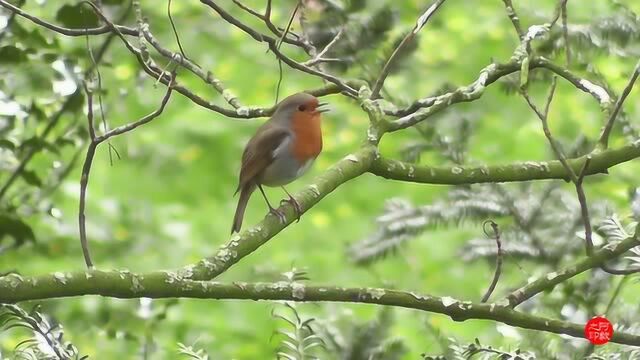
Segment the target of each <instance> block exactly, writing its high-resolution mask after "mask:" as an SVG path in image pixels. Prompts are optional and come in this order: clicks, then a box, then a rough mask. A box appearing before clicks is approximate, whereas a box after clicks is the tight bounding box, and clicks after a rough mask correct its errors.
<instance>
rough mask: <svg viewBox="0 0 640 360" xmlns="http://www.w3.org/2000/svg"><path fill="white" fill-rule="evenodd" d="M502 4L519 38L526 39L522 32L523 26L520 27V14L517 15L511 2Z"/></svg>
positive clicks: (506, 1) (506, 0)
mask: <svg viewBox="0 0 640 360" xmlns="http://www.w3.org/2000/svg"><path fill="white" fill-rule="evenodd" d="M502 2H503V3H504V7H505V10H507V16H508V17H509V20H511V23H512V24H513V28H514V29H515V30H516V32H517V33H518V38H519V39H520V40H522V39H524V31H523V30H522V26H521V25H520V18H519V17H518V14H517V13H516V10H515V8H514V7H513V4H512V3H511V0H502Z"/></svg>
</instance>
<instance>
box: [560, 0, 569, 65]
mask: <svg viewBox="0 0 640 360" xmlns="http://www.w3.org/2000/svg"><path fill="white" fill-rule="evenodd" d="M561 10H562V37H563V38H564V54H565V58H566V59H565V60H566V65H567V67H569V66H570V65H571V47H570V46H569V26H568V22H567V17H568V16H569V15H568V14H567V1H564V2H562V6H561Z"/></svg>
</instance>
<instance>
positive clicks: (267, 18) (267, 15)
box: [232, 0, 314, 54]
mask: <svg viewBox="0 0 640 360" xmlns="http://www.w3.org/2000/svg"><path fill="white" fill-rule="evenodd" d="M232 1H233V2H234V4H236V5H237V6H238V7H239V8H241V9H242V10H244V11H246V12H248V13H249V14H251V15H253V16H255V17H257V18H258V19H260V20H262V21H263V22H264V24H265V25H266V26H267V28H268V29H269V30H270V31H271V33H273V34H274V35H275V36H277V37H282V42H285V43H287V44H290V45H294V46H297V47H299V48H301V49H303V50H304V51H305V52H306V53H307V54H312V53H313V52H314V47H313V45H311V44H309V43H308V42H306V41H303V40H301V37H300V36H298V35H297V34H295V33H293V32H291V31H287V33H288V34H291V35H293V36H294V37H296V39H292V38H290V37H289V36H285V35H284V34H283V31H282V30H281V29H278V27H277V26H275V25H274V24H273V22H272V21H271V0H268V1H267V5H266V7H265V11H264V14H260V13H259V12H257V11H255V10H253V9H251V8H250V7H248V6H247V5H244V4H243V3H242V2H240V1H239V0H232ZM288 34H287V35H288Z"/></svg>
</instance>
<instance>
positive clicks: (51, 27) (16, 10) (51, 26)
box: [0, 0, 138, 36]
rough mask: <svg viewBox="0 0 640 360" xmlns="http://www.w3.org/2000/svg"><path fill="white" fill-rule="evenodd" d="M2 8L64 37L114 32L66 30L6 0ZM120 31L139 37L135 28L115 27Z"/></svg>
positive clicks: (0, 2)
mask: <svg viewBox="0 0 640 360" xmlns="http://www.w3.org/2000/svg"><path fill="white" fill-rule="evenodd" d="M0 6H2V7H3V8H5V9H7V10H9V11H12V12H13V13H15V14H18V15H20V16H22V17H23V18H25V19H28V20H31V21H32V22H34V23H36V24H38V25H40V26H42V27H45V28H47V29H49V30H53V31H55V32H57V33H60V34H62V35H67V36H85V35H101V34H107V33H110V32H112V30H111V27H110V26H107V25H105V26H100V27H97V28H92V29H69V28H65V27H62V26H58V25H55V24H51V23H49V22H47V21H44V20H42V19H40V18H38V17H36V16H33V15H30V14H28V13H27V12H25V11H23V10H22V9H20V8H19V7H16V6H14V5H11V4H10V3H9V2H8V1H5V0H0ZM114 26H115V27H116V28H117V29H118V31H120V32H121V33H123V34H125V35H132V36H138V30H137V29H135V28H130V27H127V26H122V25H114Z"/></svg>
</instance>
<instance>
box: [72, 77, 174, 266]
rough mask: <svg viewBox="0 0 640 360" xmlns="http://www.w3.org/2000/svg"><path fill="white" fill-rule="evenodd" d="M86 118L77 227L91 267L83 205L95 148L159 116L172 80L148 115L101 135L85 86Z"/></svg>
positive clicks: (164, 105) (88, 92)
mask: <svg viewBox="0 0 640 360" xmlns="http://www.w3.org/2000/svg"><path fill="white" fill-rule="evenodd" d="M174 77H175V74H172V76H171V78H172V79H173V78H174ZM86 90H87V100H88V105H87V120H88V123H89V129H90V130H89V135H90V137H91V141H90V143H89V146H88V148H87V154H86V156H85V159H84V163H83V165H82V174H81V176H80V200H79V206H78V228H79V232H80V245H81V247H82V255H83V256H84V262H85V264H86V265H87V268H89V269H92V268H93V267H94V266H93V261H92V260H91V253H90V251H89V242H88V241H87V230H86V217H85V206H86V197H87V186H88V185H89V174H90V172H91V165H92V164H93V157H94V155H95V153H96V149H97V147H98V145H100V143H102V142H104V141H105V140H108V139H109V138H111V137H114V136H117V135H121V134H124V133H126V132H129V131H131V130H133V129H135V128H137V127H139V126H141V125H144V124H146V123H148V122H150V121H151V120H153V119H155V118H156V117H158V116H160V114H162V112H163V111H164V109H165V107H166V105H167V103H168V102H169V98H170V97H171V92H172V90H173V80H171V82H170V83H169V86H167V91H166V93H165V95H164V97H163V98H162V101H161V102H160V106H159V107H158V108H157V109H156V110H154V111H153V112H151V113H149V114H148V115H146V116H144V117H142V118H140V119H139V120H137V121H135V122H132V123H129V124H126V125H122V126H119V127H117V128H115V129H112V130H110V131H108V132H106V133H104V134H102V135H96V134H95V129H94V127H93V102H92V96H91V92H90V91H89V89H88V88H87V89H86Z"/></svg>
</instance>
